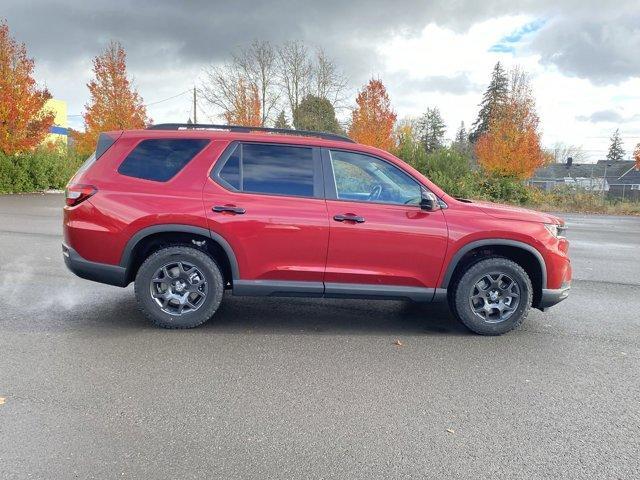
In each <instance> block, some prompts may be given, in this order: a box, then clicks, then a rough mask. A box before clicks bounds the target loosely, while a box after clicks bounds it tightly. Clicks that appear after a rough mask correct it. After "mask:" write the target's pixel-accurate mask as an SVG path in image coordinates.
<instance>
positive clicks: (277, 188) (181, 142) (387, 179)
mask: <svg viewBox="0 0 640 480" xmlns="http://www.w3.org/2000/svg"><path fill="white" fill-rule="evenodd" d="M564 230H565V227H564V223H563V221H562V220H560V219H559V218H557V217H555V216H552V215H547V214H543V213H536V212H533V211H529V210H525V209H521V208H515V207H509V206H504V205H495V204H491V203H486V202H476V201H470V200H463V199H457V198H453V197H451V196H449V195H447V194H446V193H445V192H443V191H442V190H441V189H440V188H438V187H437V186H436V185H434V184H433V183H431V182H430V181H429V179H427V178H425V177H424V176H423V175H421V174H420V173H419V172H418V171H416V170H415V169H413V168H412V167H410V166H409V165H407V164H406V163H404V162H402V161H401V160H399V159H398V158H396V157H394V156H393V155H391V154H389V153H387V152H384V151H382V150H378V149H376V148H372V147H368V146H365V145H360V144H357V143H354V142H353V141H352V140H350V139H348V138H345V137H342V136H339V135H332V134H325V133H318V132H305V131H289V130H277V129H266V128H248V127H234V126H221V125H197V126H195V127H194V126H193V125H182V124H163V125H155V126H153V127H151V128H149V129H147V130H135V131H118V132H108V133H104V134H102V135H101V136H100V138H99V141H98V145H97V148H96V152H95V153H94V154H93V155H92V156H91V157H90V158H89V159H88V160H87V162H86V163H85V164H84V165H83V166H82V168H81V169H80V170H79V171H78V173H77V174H76V175H75V176H74V177H73V179H72V180H71V181H70V182H69V185H68V186H67V191H66V206H65V207H64V244H63V246H62V250H63V254H64V259H65V262H66V264H67V266H68V267H69V269H70V270H71V271H73V272H74V273H75V274H77V275H78V276H80V277H82V278H86V279H89V280H94V281H98V282H102V283H107V284H110V285H117V286H120V287H125V286H127V285H128V284H129V283H131V282H135V294H136V298H137V301H138V304H139V305H140V308H141V309H142V311H143V312H144V313H145V314H146V315H147V316H148V317H149V318H150V319H151V320H152V321H153V322H154V323H155V324H156V325H158V326H161V327H166V328H190V327H195V326H197V325H200V324H202V323H203V322H206V321H207V320H208V319H209V318H211V316H213V314H214V313H215V312H216V310H217V309H218V307H219V305H220V302H221V300H222V295H223V292H224V290H225V289H229V290H231V291H232V292H233V294H234V295H266V296H308V297H340V298H346V297H348V298H365V299H409V300H416V301H422V302H432V301H445V300H448V302H449V305H450V308H451V310H452V311H453V312H454V313H455V315H456V317H457V318H458V319H460V320H461V321H462V322H463V323H464V324H465V325H466V326H467V327H468V328H469V329H471V330H473V331H474V332H477V333H480V334H486V335H498V334H502V333H504V332H507V331H509V330H511V329H513V328H515V327H517V326H518V325H519V324H520V323H521V322H522V321H523V320H524V319H525V317H526V316H527V313H528V311H529V309H530V308H531V306H533V307H535V308H538V309H540V310H544V309H545V308H546V307H549V306H551V305H554V304H556V303H558V302H559V301H561V300H563V299H564V298H566V297H567V295H568V293H569V288H570V281H571V265H570V262H569V258H568V256H567V250H568V242H567V240H566V239H565V238H564V236H563V233H564Z"/></svg>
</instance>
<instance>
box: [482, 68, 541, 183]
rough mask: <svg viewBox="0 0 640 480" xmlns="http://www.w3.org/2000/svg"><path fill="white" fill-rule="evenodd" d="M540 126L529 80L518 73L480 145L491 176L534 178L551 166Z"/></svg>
mask: <svg viewBox="0 0 640 480" xmlns="http://www.w3.org/2000/svg"><path fill="white" fill-rule="evenodd" d="M538 125H539V119H538V115H537V114H536V111H535V101H534V98H533V93H532V91H531V85H530V82H529V79H528V76H527V75H526V74H525V73H524V72H522V71H521V70H519V69H514V70H513V71H512V72H511V78H510V88H509V95H508V98H507V100H506V102H505V104H504V105H503V106H502V107H501V108H500V109H499V110H497V111H496V112H494V114H493V115H492V117H491V118H490V121H489V128H488V130H487V132H485V133H484V134H483V135H481V136H480V138H479V139H478V141H477V142H476V146H475V151H476V155H477V157H478V163H479V164H480V165H481V166H482V167H483V169H484V170H485V171H487V172H488V173H491V174H496V175H500V176H508V177H515V178H518V179H527V178H530V177H531V176H532V175H533V173H534V172H535V170H536V169H538V168H540V167H541V166H542V165H544V164H545V163H546V162H547V156H546V155H545V154H544V152H543V150H542V148H541V147H540V133H539V131H538Z"/></svg>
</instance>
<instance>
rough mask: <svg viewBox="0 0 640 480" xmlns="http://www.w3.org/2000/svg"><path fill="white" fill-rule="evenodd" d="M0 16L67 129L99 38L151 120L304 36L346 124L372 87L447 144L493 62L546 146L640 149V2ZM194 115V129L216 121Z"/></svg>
mask: <svg viewBox="0 0 640 480" xmlns="http://www.w3.org/2000/svg"><path fill="white" fill-rule="evenodd" d="M2 18H5V19H6V20H7V22H8V24H9V28H10V30H11V33H12V35H13V36H14V37H15V38H16V39H17V40H19V41H21V42H24V43H25V44H26V46H27V49H28V52H29V55H30V56H32V57H33V58H34V59H35V62H36V72H35V74H36V80H37V82H38V83H39V84H40V85H42V86H46V87H47V88H48V89H49V90H50V91H51V93H52V94H53V96H54V97H55V98H59V99H62V100H65V101H66V102H67V103H68V108H69V115H70V118H69V121H70V125H71V126H73V127H75V128H82V117H81V116H80V115H81V114H82V112H83V111H84V105H85V104H86V102H87V101H88V90H87V87H86V84H87V82H88V81H89V79H90V78H91V67H92V63H91V62H92V59H93V57H95V56H96V55H97V54H99V53H100V51H101V50H102V49H104V47H105V46H106V45H107V44H108V42H109V41H110V40H117V41H119V42H121V43H122V44H123V45H124V47H125V49H126V51H127V55H128V71H129V75H130V76H131V77H132V78H133V81H134V84H135V86H136V88H137V89H138V91H139V93H140V94H141V95H142V97H143V98H144V101H145V103H146V104H147V106H148V107H147V110H148V113H149V116H150V117H151V118H152V119H153V120H154V122H156V123H159V122H183V121H186V120H187V118H189V116H190V115H191V97H190V94H189V93H185V92H188V91H189V90H190V89H192V88H193V86H194V85H198V84H199V82H201V81H202V79H203V69H205V68H206V67H207V66H208V65H212V64H217V63H221V62H225V61H226V60H227V59H228V58H229V57H230V55H231V53H232V52H233V51H234V49H238V48H241V47H243V46H246V45H247V44H248V43H250V42H251V41H252V40H254V39H259V40H268V41H270V42H272V43H273V44H278V43H281V42H284V41H287V40H302V41H304V42H305V43H307V44H308V45H310V46H312V47H321V48H323V49H324V50H325V52H326V53H327V54H328V55H329V56H330V57H331V58H332V59H334V61H335V63H336V64H337V65H338V66H339V67H340V69H341V70H342V71H343V72H344V74H345V75H346V77H347V78H348V80H349V93H350V95H349V100H348V101H347V103H346V104H345V108H344V109H343V110H342V111H341V112H340V115H341V116H343V117H346V116H348V111H349V110H348V107H352V106H353V105H354V102H355V95H356V93H357V90H358V89H359V88H361V86H362V85H363V84H365V83H366V82H367V81H368V80H369V79H370V78H379V79H380V80H382V81H383V83H384V84H385V85H386V87H387V89H388V92H389V96H390V98H391V102H392V104H393V106H394V108H395V109H396V112H397V114H398V118H405V117H417V116H419V115H420V114H421V113H422V112H424V111H425V110H426V109H427V108H428V107H438V108H439V109H440V111H441V113H442V115H443V117H444V120H445V122H446V123H447V136H448V137H449V138H452V137H453V136H454V135H455V131H456V130H457V128H458V126H459V125H460V122H461V121H464V122H465V124H466V125H467V126H469V125H470V124H471V123H473V121H474V120H475V118H476V115H477V111H478V103H479V102H480V100H481V97H482V93H483V91H484V89H485V88H486V86H487V83H488V81H489V75H490V73H491V70H492V68H493V66H494V65H495V63H496V62H497V61H500V62H502V63H503V64H504V65H505V66H506V67H507V68H510V67H513V66H516V65H517V66H520V67H522V68H523V69H524V70H525V71H527V72H528V73H529V74H530V76H531V81H532V86H533V89H534V94H535V97H536V107H537V111H538V114H539V116H540V120H541V130H542V139H543V143H544V145H545V146H552V145H553V144H554V143H556V142H562V143H565V144H568V145H576V146H581V147H582V149H583V150H584V151H585V153H586V154H587V156H588V160H589V161H595V160H597V159H600V158H604V156H605V155H606V151H607V148H608V144H609V137H610V136H611V134H612V132H613V131H614V130H615V129H616V128H619V129H620V132H621V134H622V138H623V142H624V147H625V150H626V151H627V155H630V154H631V152H632V150H633V147H634V146H635V145H636V144H637V143H639V142H640V1H639V0H618V1H616V2H604V1H601V0H598V1H595V0H484V1H482V2H478V1H475V0H456V1H452V0H438V1H418V0H406V1H396V2H389V1H383V0H351V1H348V2H344V1H335V0H325V1H323V2H318V1H311V0H300V1H297V2H292V1H282V0H273V1H270V2H243V1H235V2H227V1H224V2H222V1H221V2H215V1H207V0H194V1H181V2H177V1H170V0H137V1H136V0H109V1H106V0H92V1H91V2H86V1H80V0H76V1H72V0H3V1H2V6H0V19H2ZM199 109H200V110H202V111H200V112H199V117H200V118H199V121H203V120H207V121H209V120H210V121H219V120H220V118H216V116H215V115H216V112H215V111H213V110H211V109H209V108H205V106H204V105H202V104H201V103H200V104H199ZM203 116H204V118H203Z"/></svg>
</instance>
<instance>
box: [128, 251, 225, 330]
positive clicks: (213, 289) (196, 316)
mask: <svg viewBox="0 0 640 480" xmlns="http://www.w3.org/2000/svg"><path fill="white" fill-rule="evenodd" d="M171 261H185V262H191V263H194V264H196V265H197V267H198V268H199V269H200V270H202V273H203V274H204V275H205V277H206V280H207V288H208V293H207V296H206V298H205V304H204V305H203V306H202V307H200V308H199V309H198V310H196V311H194V312H189V313H186V314H183V315H181V316H174V315H170V314H168V313H165V312H163V311H162V310H161V309H160V308H159V306H158V305H157V304H156V303H155V301H154V300H153V298H151V295H150V294H149V284H150V281H151V276H152V275H153V274H154V273H155V272H156V270H157V269H158V268H160V267H161V266H162V264H164V263H168V262H171ZM134 290H135V296H136V300H137V302H138V307H139V308H140V310H141V311H142V313H144V315H145V316H146V317H147V318H149V319H150V320H151V321H152V322H153V323H154V324H155V325H156V326H158V327H162V328H168V329H186V328H194V327H197V326H199V325H202V324H203V323H205V322H206V321H207V320H209V319H210V318H211V317H212V316H213V315H214V314H215V312H216V311H217V310H218V307H219V306H220V303H221V301H222V295H223V293H224V282H223V278H222V273H221V271H220V267H219V266H218V264H217V263H216V261H215V260H214V259H213V258H212V257H211V256H210V255H208V254H207V253H205V252H203V251H202V250H199V249H197V248H193V247H189V246H184V245H174V246H169V247H164V248H162V249H160V250H157V251H156V252H154V253H152V254H151V255H149V256H148V257H147V259H146V260H145V261H144V262H143V263H142V265H141V266H140V268H139V269H138V272H137V274H136V278H135V282H134Z"/></svg>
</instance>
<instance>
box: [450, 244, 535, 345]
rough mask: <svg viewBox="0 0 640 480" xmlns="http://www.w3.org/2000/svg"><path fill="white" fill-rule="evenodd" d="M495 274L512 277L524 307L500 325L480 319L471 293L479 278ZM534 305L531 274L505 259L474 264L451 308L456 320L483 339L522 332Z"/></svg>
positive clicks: (456, 288) (462, 279) (459, 284)
mask: <svg viewBox="0 0 640 480" xmlns="http://www.w3.org/2000/svg"><path fill="white" fill-rule="evenodd" d="M492 271H499V272H503V273H506V274H509V275H510V276H511V277H512V278H513V279H514V280H515V281H516V282H517V283H518V286H519V287H520V303H519V305H518V308H517V309H516V312H515V313H514V314H513V315H512V316H511V317H509V318H508V319H507V320H505V321H503V322H500V323H489V322H485V321H483V320H482V319H480V318H478V316H476V315H475V314H474V313H473V310H472V309H471V305H470V304H469V292H470V289H471V288H472V287H473V285H474V284H475V281H477V277H478V276H479V275H482V274H487V273H490V272H492ZM532 301H533V286H532V284H531V279H530V278H529V275H527V272H526V271H525V270H524V269H523V268H522V267H521V266H520V265H518V264H517V263H516V262H514V261H512V260H509V259H508V258H505V257H499V256H492V257H488V258H485V259H483V260H480V261H478V262H476V263H474V264H472V265H471V266H470V267H469V268H468V269H467V270H466V271H465V272H464V273H463V274H462V276H461V277H460V278H459V280H458V281H457V282H456V284H455V286H454V294H453V297H452V298H451V307H452V311H453V313H454V314H455V316H456V317H457V318H458V320H460V321H461V322H462V323H463V324H464V325H465V326H466V327H467V328H468V329H469V330H471V331H473V332H475V333H478V334H480V335H502V334H503V333H507V332H509V331H511V330H514V329H516V328H518V327H519V326H520V325H521V324H522V322H524V320H525V319H526V318H527V316H528V314H529V311H530V310H531V303H532Z"/></svg>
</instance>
